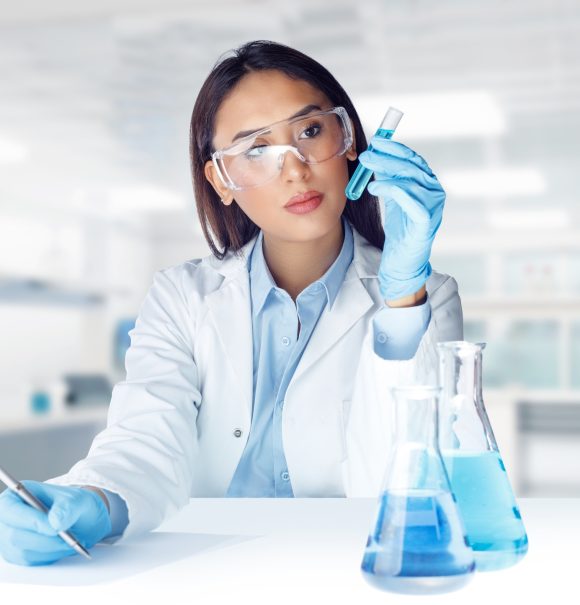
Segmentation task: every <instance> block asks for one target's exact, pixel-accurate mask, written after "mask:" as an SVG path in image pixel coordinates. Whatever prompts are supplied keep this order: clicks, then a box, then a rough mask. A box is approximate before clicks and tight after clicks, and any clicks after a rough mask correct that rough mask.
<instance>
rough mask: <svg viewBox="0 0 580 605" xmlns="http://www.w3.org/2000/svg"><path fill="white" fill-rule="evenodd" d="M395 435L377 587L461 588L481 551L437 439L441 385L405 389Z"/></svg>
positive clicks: (376, 547)
mask: <svg viewBox="0 0 580 605" xmlns="http://www.w3.org/2000/svg"><path fill="white" fill-rule="evenodd" d="M391 392H392V393H393V397H394V400H395V429H396V430H395V434H394V440H393V445H392V448H391V450H390V452H389V458H388V461H387V467H386V473H385V478H384V480H383V485H382V488H381V493H380V495H379V500H378V505H377V512H376V517H375V519H374V524H373V526H372V529H371V533H370V535H369V538H368V541H367V545H366V549H365V553H364V557H363V561H362V566H361V567H362V571H363V575H364V577H365V578H366V579H367V580H368V582H369V583H370V584H372V585H373V586H375V587H376V588H380V589H382V590H389V591H392V592H399V593H406V594H427V593H441V592H448V591H452V590H457V589H458V588H461V587H462V586H464V585H465V584H466V583H467V582H468V581H469V580H470V578H471V577H472V575H473V571H474V569H475V562H474V558H473V552H472V550H471V548H470V547H469V544H468V542H467V540H466V538H465V529H464V527H463V524H462V521H461V518H460V516H459V513H458V511H457V508H456V505H455V503H454V501H453V496H452V494H451V489H450V485H449V479H448V477H447V474H446V471H445V467H444V465H443V461H442V460H441V454H440V452H439V448H438V442H437V424H438V420H437V415H438V399H439V394H440V388H439V387H428V386H418V387H398V388H394V389H392V390H391Z"/></svg>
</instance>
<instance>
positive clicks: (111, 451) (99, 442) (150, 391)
mask: <svg viewBox="0 0 580 605" xmlns="http://www.w3.org/2000/svg"><path fill="white" fill-rule="evenodd" d="M173 270H174V268H170V269H165V270H163V271H159V272H157V273H156V274H155V277H154V280H153V285H152V286H151V288H150V290H149V292H148V293H147V295H146V297H145V300H144V302H143V304H142V306H141V309H140V311H139V314H138V317H137V320H136V323H135V328H134V329H133V330H132V331H131V332H130V337H131V346H130V347H129V349H128V351H127V354H126V358H125V365H126V370H127V375H126V379H125V380H123V381H121V382H119V383H117V384H116V385H115V387H114V388H113V393H112V398H111V403H110V406H109V412H108V418H107V426H106V428H105V429H104V430H103V431H102V432H101V433H99V434H98V435H97V436H96V437H95V438H94V440H93V442H92V444H91V447H90V449H89V452H88V454H87V456H86V458H84V459H82V460H80V461H79V462H77V463H76V464H75V465H74V466H73V467H72V468H71V469H70V470H69V472H68V473H66V474H65V475H61V476H59V477H54V478H52V479H49V480H48V481H47V483H55V484H60V485H72V484H83V485H93V486H95V487H99V488H102V489H105V490H108V491H110V492H114V493H115V494H118V495H119V497H121V498H122V499H123V500H124V502H125V503H126V505H127V511H128V520H129V523H128V525H127V527H126V528H125V530H124V531H123V533H122V535H120V536H116V537H114V536H111V537H109V538H108V539H105V540H103V541H104V542H110V543H113V542H117V541H119V540H121V539H125V538H127V537H129V536H131V535H134V534H139V533H142V532H145V531H148V530H151V529H154V528H155V527H157V526H158V525H159V524H160V523H161V522H162V521H163V520H164V518H165V517H167V516H168V515H171V514H173V513H175V512H176V511H178V510H179V509H180V508H181V507H183V506H184V505H186V504H187V503H188V502H189V497H190V493H191V483H192V473H193V472H194V468H193V466H194V465H193V460H194V456H195V453H196V448H197V431H196V418H197V409H198V407H199V404H200V401H201V395H200V391H199V388H198V373H197V368H196V364H195V362H194V359H193V353H192V347H191V336H189V337H188V334H187V333H186V332H187V331H188V326H191V325H192V321H191V318H190V317H189V312H188V307H187V305H186V302H185V299H184V296H183V295H182V294H181V291H180V288H179V286H178V285H177V283H178V277H175V275H174V274H173V273H171V271H173Z"/></svg>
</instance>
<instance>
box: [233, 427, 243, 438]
mask: <svg viewBox="0 0 580 605" xmlns="http://www.w3.org/2000/svg"><path fill="white" fill-rule="evenodd" d="M241 436H242V430H241V429H236V430H235V431H234V437H241Z"/></svg>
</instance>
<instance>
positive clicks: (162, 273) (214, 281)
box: [153, 240, 254, 298]
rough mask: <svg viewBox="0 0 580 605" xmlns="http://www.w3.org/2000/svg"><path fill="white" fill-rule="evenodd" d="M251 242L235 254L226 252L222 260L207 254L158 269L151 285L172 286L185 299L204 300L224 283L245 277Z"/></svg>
mask: <svg viewBox="0 0 580 605" xmlns="http://www.w3.org/2000/svg"><path fill="white" fill-rule="evenodd" d="M253 241H254V240H251V241H250V242H248V244H246V245H245V246H244V247H243V248H242V249H241V250H239V251H238V252H231V251H228V253H227V254H226V255H225V256H224V258H223V259H219V258H217V257H216V256H215V255H213V254H208V255H206V256H203V257H199V258H192V259H188V260H185V261H183V262H180V263H176V264H174V265H170V266H168V267H164V268H162V269H159V270H158V271H156V272H155V274H154V276H153V282H154V284H160V283H166V284H167V285H168V286H169V285H170V284H171V286H172V287H174V288H176V289H177V290H178V291H179V292H180V293H181V294H183V295H184V296H185V297H187V298H191V297H192V296H194V297H201V298H204V297H205V296H207V295H208V294H210V293H212V292H214V291H216V290H218V289H219V288H220V287H222V286H223V285H224V284H225V283H226V282H227V281H230V280H231V279H236V278H239V277H243V275H244V273H245V274H247V257H248V253H249V251H250V250H251V244H252V243H253Z"/></svg>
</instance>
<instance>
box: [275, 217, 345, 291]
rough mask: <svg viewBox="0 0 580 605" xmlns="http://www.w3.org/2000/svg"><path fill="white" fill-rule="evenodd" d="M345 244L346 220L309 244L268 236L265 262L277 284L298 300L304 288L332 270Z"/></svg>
mask: <svg viewBox="0 0 580 605" xmlns="http://www.w3.org/2000/svg"><path fill="white" fill-rule="evenodd" d="M343 242H344V229H343V225H342V221H340V222H339V223H338V224H337V227H336V229H333V230H332V231H331V232H330V233H328V234H326V235H324V236H323V237H321V238H319V239H316V240H312V241H309V242H288V241H284V240H279V239H273V238H271V237H269V236H268V235H266V234H264V244H263V250H264V259H265V260H266V264H267V265H268V268H269V269H270V273H271V274H272V277H273V278H274V281H275V282H276V285H277V286H278V287H280V288H283V289H284V290H286V292H288V294H289V295H290V296H291V297H292V300H294V301H296V297H297V296H298V295H299V294H300V292H302V290H304V288H306V287H307V286H309V285H310V284H311V283H313V282H315V281H316V280H317V279H318V278H320V277H322V276H323V275H324V274H325V273H326V272H327V271H328V269H329V267H330V266H331V265H332V263H334V261H335V260H336V259H337V257H338V255H339V254H340V250H341V248H342V244H343Z"/></svg>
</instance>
